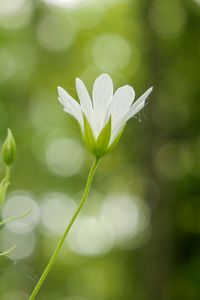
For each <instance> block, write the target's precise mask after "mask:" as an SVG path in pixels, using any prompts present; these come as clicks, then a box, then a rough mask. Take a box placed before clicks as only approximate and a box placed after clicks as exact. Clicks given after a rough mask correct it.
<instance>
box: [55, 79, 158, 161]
mask: <svg viewBox="0 0 200 300" xmlns="http://www.w3.org/2000/svg"><path fill="white" fill-rule="evenodd" d="M76 90H77V94H78V97H79V100H80V104H79V103H78V102H77V101H76V100H74V99H73V98H72V97H71V96H70V95H69V94H68V93H67V92H66V91H65V90H64V89H63V88H61V87H58V94H59V101H60V102H61V104H62V105H63V107H64V111H65V112H67V113H69V114H70V115H72V116H73V117H74V118H75V119H76V120H77V121H78V123H79V125H80V127H81V130H82V133H83V137H84V141H85V143H86V145H87V146H88V148H89V149H90V150H91V151H92V152H93V154H94V155H95V156H99V157H100V156H102V155H104V154H105V153H106V152H107V151H108V150H110V149H111V147H113V146H114V145H115V144H116V143H117V141H118V140H119V138H120V136H121V133H122V131H123V128H124V127H125V125H126V122H127V121H128V120H129V119H130V118H132V117H133V116H134V115H135V114H137V113H138V112H139V111H140V110H141V109H142V108H143V107H144V105H145V103H146V99H147V97H148V96H149V94H150V93H151V92H152V90H153V88H152V87H151V88H150V89H148V90H147V91H146V92H145V93H144V94H143V95H142V96H140V98H139V99H138V100H137V101H135V102H134V103H133V101H134V98H135V92H134V90H133V88H132V87H131V86H129V85H125V86H122V87H120V88H118V89H117V90H116V92H115V93H114V94H113V83H112V79H111V78H110V76H109V75H107V74H102V75H101V76H99V77H98V78H97V79H96V80H95V82H94V86H93V92H92V100H91V97H90V95H89V93H88V91H87V89H86V87H85V85H84V83H83V82H82V81H81V80H80V79H79V78H76Z"/></svg>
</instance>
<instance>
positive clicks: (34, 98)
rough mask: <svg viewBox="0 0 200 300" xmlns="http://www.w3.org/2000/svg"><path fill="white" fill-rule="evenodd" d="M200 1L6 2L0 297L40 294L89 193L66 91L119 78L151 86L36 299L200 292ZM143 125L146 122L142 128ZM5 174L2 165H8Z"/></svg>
mask: <svg viewBox="0 0 200 300" xmlns="http://www.w3.org/2000/svg"><path fill="white" fill-rule="evenodd" d="M199 33H200V1H199V0H182V1H181V0H138V1H137V0H121V1H120V0H93V1H92V0H82V1H81V0H44V1H34V0H33V1H30V0H0V140H1V144H2V143H3V140H4V138H5V136H6V129H7V127H10V128H11V129H12V131H13V133H14V135H15V138H16V142H17V158H16V162H15V166H14V168H13V172H12V184H11V186H10V189H9V194H8V196H7V200H6V203H5V205H4V207H3V209H2V212H1V213H2V217H3V218H6V217H9V216H13V215H18V214H21V213H23V212H24V211H26V209H27V208H29V207H30V206H31V207H32V213H31V215H30V216H28V217H26V218H25V219H23V220H21V221H17V222H13V223H10V224H8V225H6V226H5V227H3V228H1V230H0V249H1V251H4V250H6V249H8V248H9V247H10V246H12V245H13V244H15V243H16V245H17V248H16V250H14V251H13V252H12V253H11V254H10V255H9V256H7V257H1V258H0V299H1V300H25V299H27V297H28V295H30V292H31V291H32V289H33V287H34V286H35V283H36V282H37V280H38V278H39V276H40V274H41V272H42V271H43V269H44V267H45V265H46V263H47V261H48V259H49V258H50V256H51V254H52V251H53V250H54V248H55V245H56V243H57V241H58V239H59V236H60V235H61V234H62V232H63V230H64V228H65V225H66V222H68V221H69V219H70V217H71V215H72V213H73V211H74V210H75V208H76V205H77V203H78V201H79V199H80V197H81V194H82V192H83V188H84V184H85V180H86V176H87V172H88V170H89V167H90V164H91V161H92V157H91V155H90V154H89V153H88V152H87V150H86V149H85V148H84V146H83V144H82V141H81V138H80V132H79V128H78V125H77V123H76V122H75V121H74V120H73V119H72V118H70V117H69V116H68V115H67V114H65V113H64V112H63V111H62V107H61V105H60V104H59V102H58V100H57V91H56V87H57V86H58V85H60V86H62V87H64V88H66V89H67V90H68V91H69V92H70V93H71V95H72V96H74V97H76V92H75V84H74V80H75V77H77V76H78V77H80V78H81V79H82V80H84V82H85V83H86V85H87V86H88V87H89V89H90V91H91V88H92V84H93V82H94V80H95V78H96V77H97V76H98V75H99V74H101V73H103V72H107V73H109V74H110V75H111V76H112V78H113V81H114V84H115V88H117V87H118V86H120V85H124V84H130V85H132V86H133V87H134V88H135V91H136V95H137V96H139V95H140V94H142V93H143V92H144V91H145V90H146V89H147V88H148V87H150V86H152V85H153V86H154V91H153V93H152V95H151V97H150V101H149V104H148V105H147V106H146V107H145V109H144V110H143V112H141V113H140V114H139V115H138V116H137V118H136V119H132V120H131V121H129V124H128V126H127V127H126V130H125V132H124V135H123V137H122V139H121V141H120V144H119V145H118V147H117V148H116V149H115V150H114V151H113V152H112V154H110V155H108V156H107V157H105V158H104V159H103V161H102V162H101V164H100V166H99V169H98V171H97V174H96V177H95V181H94V185H93V190H92V193H91V195H90V197H89V199H88V201H87V203H86V206H85V207H84V210H83V212H82V213H81V216H80V217H79V218H78V220H77V222H76V224H75V226H74V227H73V229H72V230H71V232H70V235H69V237H68V239H67V241H66V244H65V247H64V248H63V251H62V253H61V255H60V256H59V259H58V260H57V262H56V265H55V266H54V268H53V270H52V272H51V273H50V275H49V277H48V279H47V281H46V282H45V284H44V286H43V288H42V290H41V292H40V294H39V296H38V298H37V299H38V300H47V299H48V300H128V299H129V300H130V299H135V300H199V299H200V239H199V233H200V218H199V214H200V199H199V192H200V184H199V178H200V166H199V149H200V139H199V98H200V84H199V59H200V55H199V54H200V38H199V37H200V35H199ZM138 121H139V122H138ZM0 166H1V169H0V175H1V177H3V174H4V166H3V163H2V162H1V164H0Z"/></svg>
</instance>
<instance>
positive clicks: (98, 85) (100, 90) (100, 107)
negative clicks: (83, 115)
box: [93, 74, 113, 133]
mask: <svg viewBox="0 0 200 300" xmlns="http://www.w3.org/2000/svg"><path fill="white" fill-rule="evenodd" d="M112 96H113V83H112V79H111V78H110V76H108V75H107V74H102V75H101V76H99V77H98V78H97V79H96V80H95V82H94V87H93V106H94V118H95V123H96V130H97V133H99V132H100V130H101V129H102V127H103V125H104V121H105V113H106V109H107V107H108V105H109V103H110V101H111V99H112Z"/></svg>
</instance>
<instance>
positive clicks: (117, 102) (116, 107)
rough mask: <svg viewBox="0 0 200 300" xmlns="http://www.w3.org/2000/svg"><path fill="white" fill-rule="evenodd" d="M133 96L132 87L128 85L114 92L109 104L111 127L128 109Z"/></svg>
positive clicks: (115, 124)
mask: <svg viewBox="0 0 200 300" xmlns="http://www.w3.org/2000/svg"><path fill="white" fill-rule="evenodd" d="M134 97H135V92H134V89H133V88H132V87H131V86H129V85H125V86H123V87H121V88H119V89H118V90H117V91H116V92H115V94H114V96H113V98H112V100H111V105H110V113H111V116H112V128H113V129H114V128H115V127H116V126H117V123H119V122H120V120H121V119H122V118H123V117H124V116H125V115H126V113H127V112H128V111H129V109H130V106H131V104H132V103H133V100H134Z"/></svg>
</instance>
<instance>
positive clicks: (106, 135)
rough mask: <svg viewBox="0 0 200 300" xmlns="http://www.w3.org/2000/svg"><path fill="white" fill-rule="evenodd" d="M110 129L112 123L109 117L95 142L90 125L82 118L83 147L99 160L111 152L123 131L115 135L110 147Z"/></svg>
mask: <svg viewBox="0 0 200 300" xmlns="http://www.w3.org/2000/svg"><path fill="white" fill-rule="evenodd" d="M111 128H112V122H111V117H110V119H109V120H108V122H107V124H106V125H105V126H104V128H103V129H102V130H101V132H100V134H99V136H98V138H97V140H96V139H95V137H94V134H93V131H92V129H91V126H90V123H89V122H88V120H87V118H86V116H84V133H83V140H84V142H85V145H86V146H87V148H88V149H89V150H90V152H92V154H93V155H94V156H95V157H97V158H100V157H102V156H104V155H105V154H107V153H108V152H109V151H111V150H112V149H113V148H114V147H115V146H116V144H117V143H118V141H119V140H120V138H121V135H122V133H123V129H124V127H123V129H122V130H121V131H120V133H119V134H118V135H117V137H116V138H115V140H114V141H113V143H112V144H111V145H109V143H110V138H111Z"/></svg>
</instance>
